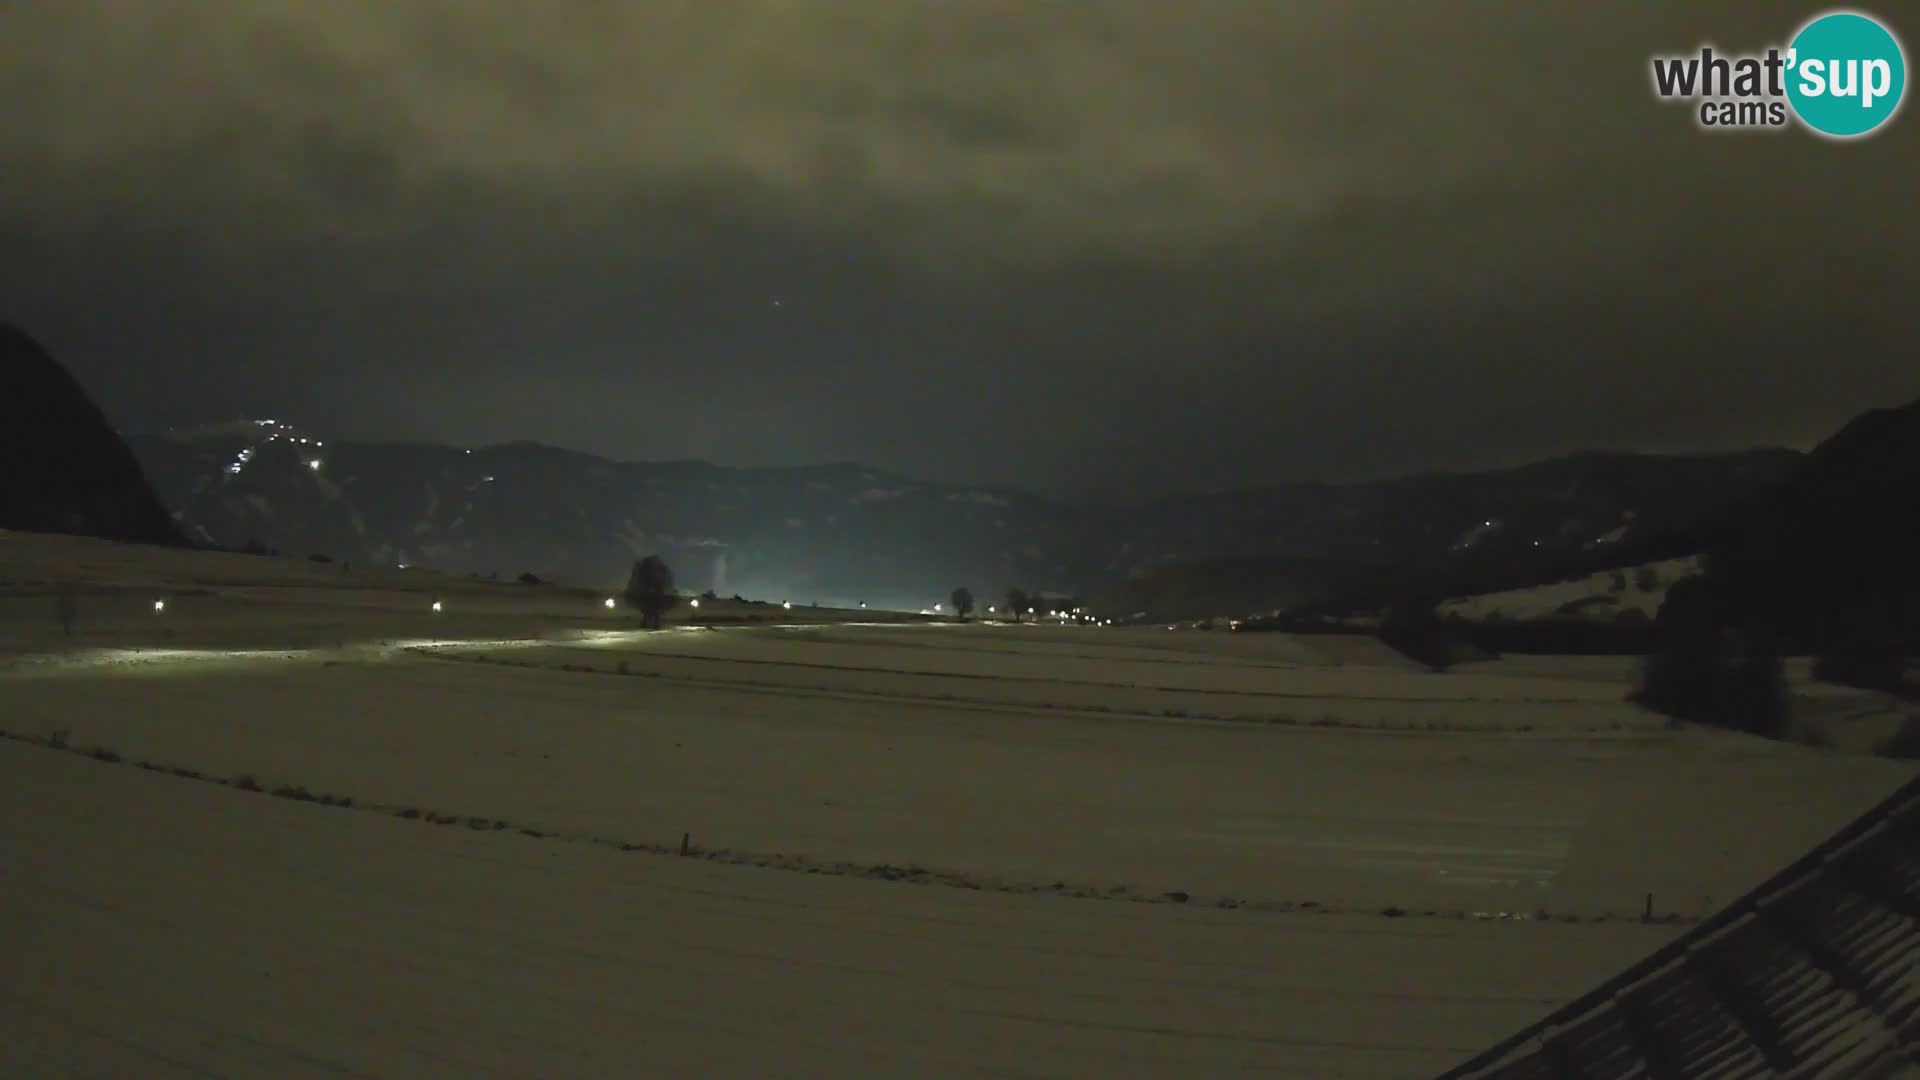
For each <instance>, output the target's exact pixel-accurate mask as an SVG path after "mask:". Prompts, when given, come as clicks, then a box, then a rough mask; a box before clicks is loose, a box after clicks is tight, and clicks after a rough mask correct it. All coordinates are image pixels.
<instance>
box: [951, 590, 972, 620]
mask: <svg viewBox="0 0 1920 1080" xmlns="http://www.w3.org/2000/svg"><path fill="white" fill-rule="evenodd" d="M950 599H951V600H952V601H953V610H955V611H957V612H959V613H960V617H961V618H962V619H965V618H966V617H967V616H969V615H971V614H973V590H972V589H969V588H967V587H966V586H965V585H962V586H960V587H959V588H957V589H955V590H953V596H952V597H950Z"/></svg>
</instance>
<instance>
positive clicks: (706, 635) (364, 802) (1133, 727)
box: [0, 534, 1910, 1077]
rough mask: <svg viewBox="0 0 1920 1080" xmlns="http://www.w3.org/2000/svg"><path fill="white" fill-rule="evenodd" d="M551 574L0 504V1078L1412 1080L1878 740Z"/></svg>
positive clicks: (1749, 854)
mask: <svg viewBox="0 0 1920 1080" xmlns="http://www.w3.org/2000/svg"><path fill="white" fill-rule="evenodd" d="M57 580H67V581H78V582H79V583H81V585H82V586H84V590H83V593H82V595H81V597H80V599H79V601H78V619H77V623H76V628H75V629H76V633H75V635H74V636H73V637H71V638H68V637H65V636H63V635H62V634H60V632H59V629H58V626H57V623H56V622H55V621H54V619H53V611H54V607H53V593H52V590H51V587H50V585H49V584H48V583H50V582H52V581H57ZM187 581H192V582H196V583H197V584H195V585H193V586H191V587H192V588H194V589H197V590H200V591H198V592H194V593H192V594H183V593H182V592H181V590H182V589H183V588H185V587H187V586H184V585H183V582H187ZM169 590H171V591H169ZM162 591H166V592H167V595H169V596H173V597H175V598H176V600H175V601H174V602H173V603H170V605H169V607H168V608H167V610H166V611H164V612H159V613H156V612H154V611H153V610H152V598H153V596H154V595H156V594H157V593H159V592H162ZM429 595H431V596H439V597H443V598H444V599H445V600H446V607H445V610H444V611H443V612H442V613H440V614H439V615H435V614H432V613H431V612H427V611H424V610H423V605H422V603H421V601H422V599H423V598H424V597H427V596H429ZM593 599H594V598H593V597H592V596H591V595H590V594H586V593H581V594H579V595H570V594H565V593H563V592H562V591H559V590H541V589H533V588H525V589H520V590H517V591H516V590H514V589H512V588H509V587H507V586H500V585H492V584H489V583H477V582H461V581H450V580H447V579H439V578H435V577H433V576H431V575H427V574H424V573H420V572H415V571H408V572H405V573H401V572H397V571H380V572H377V573H366V574H362V573H358V572H356V573H352V574H349V573H346V572H343V571H341V570H339V569H337V568H327V567H320V566H311V565H307V564H300V563H291V562H281V561H276V560H263V559H248V558H246V557H240V556H204V555H200V556H196V555H185V554H167V553H153V552H144V551H139V550H136V549H126V548H118V547H115V546H113V545H104V544H91V543H86V542H79V541H66V540H50V539H47V538H29V537H21V536H18V535H4V534H0V651H3V652H4V659H3V660H0V731H5V732H7V733H9V734H12V735H15V736H19V737H24V738H27V739H34V740H41V741H45V740H47V739H49V738H50V737H57V739H58V741H61V742H64V743H66V744H67V746H68V747H69V752H65V753H63V752H59V751H58V750H56V749H52V748H49V747H47V746H44V745H32V744H30V743H28V742H23V741H18V740H17V739H16V740H0V770H4V775H5V776H6V778H7V781H6V783H5V784H0V874H4V878H0V956H4V957H5V962H4V963H0V1075H8V1076H11V1075H41V1074H47V1073H62V1072H65V1071H68V1070H73V1071H78V1072H80V1073H84V1074H90V1075H101V1074H105V1075H156V1076H164V1075H173V1074H184V1075H204V1074H224V1075H273V1076H297V1075H322V1074H336V1073H340V1072H351V1073H357V1074H360V1075H380V1076H418V1075H572V1076H588V1075H649V1074H659V1073H677V1074H701V1075H731V1074H747V1075H766V1074H779V1075H876V1074H879V1075H885V1074H892V1075H901V1074H915V1075H925V1074H936V1075H951V1074H969V1073H1000V1074H1013V1075H1082V1074H1083V1075H1112V1074H1123V1075H1124V1074H1133V1075H1140V1074H1152V1075H1170V1074H1171V1075H1217V1074H1221V1073H1226V1072H1235V1071H1248V1072H1262V1071H1264V1072H1268V1073H1273V1074H1278V1075H1285V1076H1314V1077H1337V1076H1423V1075H1431V1074H1433V1073H1435V1072H1437V1071H1439V1070H1440V1069H1442V1068H1444V1067H1445V1066H1447V1065H1448V1064H1450V1063H1451V1062H1453V1061H1455V1060H1458V1059H1460V1058H1462V1057H1464V1056H1465V1055H1466V1054H1468V1053H1470V1052H1471V1051H1473V1050H1476V1049H1478V1048H1479V1047H1481V1046H1483V1045H1486V1044H1488V1043H1491V1042H1493V1041H1494V1040H1496V1039H1497V1038H1499V1037H1500V1036H1502V1035H1504V1034H1506V1033H1507V1032H1509V1031H1511V1030H1513V1029H1515V1028H1517V1027H1518V1026H1520V1025H1521V1024H1524V1023H1525V1022H1527V1021H1529V1020H1531V1019H1533V1018H1535V1017H1537V1016H1539V1015H1541V1014H1543V1013H1545V1012H1546V1011H1548V1010H1549V1009H1550V1008H1551V1007H1552V1006H1553V1005H1554V1004H1556V1003H1559V1002H1562V1001H1565V1000H1567V999H1568V998H1570V997H1572V996H1573V995H1575V994H1577V993H1578V992H1580V991H1581V990H1583V989H1585V988H1586V987H1587V986H1589V985H1591V984H1592V983H1594V982H1596V981H1598V980H1599V979H1601V978H1602V977H1604V976H1606V975H1608V974H1611V973H1612V972H1613V971H1615V970H1617V969H1618V968H1620V967H1623V966H1624V965H1625V964H1627V963H1628V962H1630V961H1631V960H1633V959H1636V958H1637V957H1639V956H1641V955H1643V954H1645V953H1646V952H1648V951H1650V950H1651V949H1653V948H1655V947H1656V946H1658V945H1659V944H1661V943H1662V942H1664V941H1666V940H1668V939H1670V938H1671V937H1672V936H1673V935H1675V934H1677V933H1679V932H1681V931H1682V930H1683V929H1684V926H1685V921H1684V920H1685V919H1688V918H1692V917H1697V916H1700V915H1703V914H1705V913H1707V912H1708V911H1710V910H1712V909H1714V908H1715V907H1717V906H1718V905H1719V904H1721V903H1722V902H1724V901H1726V900H1728V899H1730V898H1731V897H1733V896H1735V895H1737V894H1738V893H1739V892H1741V891H1742V890H1744V889H1745V888H1746V887H1748V886H1750V885H1752V884H1753V883H1755V882H1757V881H1758V880H1760V879H1761V878H1762V877H1764V876H1765V875H1766V874H1767V873H1768V872H1769V871H1771V870H1773V869H1775V868H1776V867H1778V866H1779V865H1781V864H1783V863H1785V862H1787V861H1788V860H1789V859H1790V858H1792V857H1793V856H1794V855H1797V854H1798V853H1799V852H1801V851H1803V850H1805V849H1806V848H1808V847H1810V846H1812V845H1813V844H1814V843H1815V842H1817V841H1818V840H1819V839H1821V838H1822V837H1824V836H1826V835H1827V834H1828V833H1830V832H1831V831H1832V830H1833V829H1835V828H1836V827H1838V826H1839V825H1840V824H1842V823H1844V822H1845V821H1846V820H1848V819H1849V818H1851V817H1852V816H1854V815H1855V814H1857V813H1858V812H1860V811H1861V810H1863V809H1865V808H1866V807H1867V806H1869V805H1871V804H1872V803H1874V802H1875V801H1877V800H1878V799H1880V798H1882V797H1884V796H1885V795H1886V794H1887V793H1888V792H1889V791H1891V790H1892V789H1893V788H1894V787H1896V786H1897V785H1898V784H1899V783H1900V782H1901V781H1902V780H1903V779H1905V778H1906V777H1907V776H1908V775H1910V770H1909V769H1907V768H1905V767H1902V766H1900V765H1898V764H1895V763H1892V762H1887V761H1879V760H1872V759H1868V758H1862V757H1855V756H1851V755H1843V754H1834V753H1816V752H1813V751H1808V750H1803V749H1800V748H1797V747H1792V746H1785V745H1779V744H1771V743H1763V742H1759V741H1755V740H1748V739H1744V738H1740V737H1737V736H1730V735H1719V734H1711V733H1700V732H1678V733H1676V732H1669V731H1667V730H1665V729H1664V728H1663V727H1662V726H1661V725H1660V724H1657V723H1654V722H1651V721H1650V720H1649V719H1648V718H1645V717H1643V716H1641V715H1640V714H1638V713H1637V712H1635V711H1634V710H1632V709H1631V708H1629V707H1627V706H1625V705H1622V704H1621V703H1620V697H1621V694H1622V692H1623V690H1624V685H1625V678H1626V677H1627V676H1628V675H1630V669H1623V668H1622V667H1620V666H1619V665H1617V664H1614V663H1612V662H1604V663H1587V662H1584V661H1583V660H1582V659H1581V658H1568V659H1567V660H1566V662H1564V663H1561V664H1557V665H1556V664H1554V663H1552V662H1551V661H1552V660H1553V659H1554V658H1529V659H1528V660H1527V661H1526V662H1515V663H1513V664H1511V665H1510V666H1509V664H1508V662H1506V661H1500V662H1495V663H1491V664H1483V665H1474V666H1473V668H1472V670H1470V671H1464V672H1460V673H1454V674H1445V675H1433V674H1429V673H1425V672H1420V671H1412V670H1408V668H1407V667H1406V665H1404V664H1401V663H1399V662H1397V661H1396V660H1395V659H1394V658H1393V657H1392V655H1391V654H1389V653H1385V652H1383V651H1380V650H1378V649H1377V647H1376V646H1374V644H1373V643H1372V642H1370V641H1367V640H1365V639H1338V638H1295V637H1290V636H1287V635H1280V634H1261V635H1232V634H1224V633H1201V632H1195V631H1165V630H1124V631H1123V630H1117V629H1105V628H1103V629H1094V628H1086V627H1082V628H1070V627H1059V626H1041V627H1034V626H1023V627H1011V626H987V625H977V624H976V625H966V626H961V625H951V624H932V623H910V624H898V623H895V624H887V623H885V622H880V621H869V620H866V619H864V618H863V617H862V616H861V615H860V614H859V613H851V614H841V615H838V616H836V615H834V613H825V612H800V611H795V612H782V613H781V615H782V617H802V618H806V619H808V620H809V622H810V623H811V625H798V626H778V625H758V626H729V627H726V628H723V629H711V630H703V629H694V628H685V627H682V628H675V629H669V630H668V631H665V632H661V633H657V634H642V633H635V632H632V631H631V630H629V629H626V628H625V627H624V625H623V623H622V618H623V617H619V616H609V615H607V614H605V613H601V612H594V611H591V610H586V611H582V610H580V608H581V607H583V606H584V607H589V608H590V607H591V604H590V601H592V600H593ZM680 614H681V615H685V614H687V612H685V611H683V612H681V613H680ZM836 617H837V618H841V619H843V620H845V621H843V622H839V623H833V622H830V621H823V620H830V619H833V618H836ZM94 747H100V748H105V749H107V750H110V751H111V755H106V754H103V755H101V756H102V757H107V756H112V757H117V758H118V759H119V760H118V761H105V760H90V759H89V758H88V757H86V756H84V754H83V753H76V752H72V751H83V752H84V751H87V750H90V749H92V748H94ZM142 765H144V766H147V767H146V768H141V767H139V766H142ZM166 769H177V770H178V771H179V772H181V773H185V774H191V775H179V776H177V775H172V774H170V773H169V772H167V771H163V770H166ZM239 776H246V777H251V778H253V779H254V780H256V781H257V784H258V786H259V787H262V788H264V789H265V791H262V792H255V791H249V790H242V789H240V788H237V787H235V786H233V785H231V784H230V783H225V782H224V781H228V780H230V779H231V778H234V777H239ZM246 786H249V787H250V786H253V785H246ZM275 789H284V790H283V794H286V795H290V796H304V795H306V794H307V793H312V794H313V795H328V796H335V795H338V796H347V797H350V798H351V799H352V806H351V807H339V806H323V805H319V804H316V803H314V802H309V801H304V800H303V799H302V798H300V797H287V798H274V797H272V792H273V791H275ZM296 789H298V790H296ZM436 821H441V822H446V823H445V824H435V823H434V822H436ZM683 837H684V838H686V840H687V842H688V849H687V856H686V857H682V856H681V855H680V845H681V843H682V840H683ZM1649 893H1650V894H1652V895H1653V897H1654V903H1655V908H1656V911H1657V912H1658V913H1659V914H1661V915H1662V916H1667V915H1672V916H1674V917H1675V920H1674V921H1665V920H1664V919H1663V921H1659V922H1656V923H1654V924H1652V925H1644V924H1642V923H1640V922H1639V921H1638V916H1639V914H1640V911H1641V908H1642V904H1643V903H1644V902H1645V897H1646V896H1647V894H1649Z"/></svg>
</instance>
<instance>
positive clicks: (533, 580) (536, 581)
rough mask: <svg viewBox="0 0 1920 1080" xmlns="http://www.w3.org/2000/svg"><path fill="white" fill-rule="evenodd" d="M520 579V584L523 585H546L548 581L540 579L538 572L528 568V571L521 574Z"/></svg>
mask: <svg viewBox="0 0 1920 1080" xmlns="http://www.w3.org/2000/svg"><path fill="white" fill-rule="evenodd" d="M519 580H520V584H522V585H545V584H546V582H544V581H542V580H540V576H539V575H538V574H535V573H534V572H533V571H531V570H528V571H527V572H525V573H523V574H521V575H520V579H519Z"/></svg>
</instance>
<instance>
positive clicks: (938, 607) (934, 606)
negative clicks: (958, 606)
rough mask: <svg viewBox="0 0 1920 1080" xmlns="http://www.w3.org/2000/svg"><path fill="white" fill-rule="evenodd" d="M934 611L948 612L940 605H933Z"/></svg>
mask: <svg viewBox="0 0 1920 1080" xmlns="http://www.w3.org/2000/svg"><path fill="white" fill-rule="evenodd" d="M933 610H935V611H944V610H946V609H945V608H942V607H941V606H940V605H939V604H935V605H933Z"/></svg>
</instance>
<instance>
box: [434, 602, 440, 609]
mask: <svg viewBox="0 0 1920 1080" xmlns="http://www.w3.org/2000/svg"><path fill="white" fill-rule="evenodd" d="M433 610H435V611H439V610H440V601H438V600H435V601H434V602H433Z"/></svg>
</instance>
